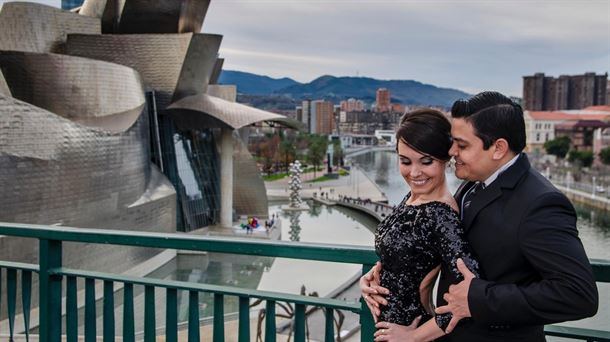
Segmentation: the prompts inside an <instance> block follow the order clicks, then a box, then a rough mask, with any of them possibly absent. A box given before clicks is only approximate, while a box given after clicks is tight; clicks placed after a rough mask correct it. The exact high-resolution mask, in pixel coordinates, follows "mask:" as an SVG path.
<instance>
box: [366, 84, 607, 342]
mask: <svg viewBox="0 0 610 342" xmlns="http://www.w3.org/2000/svg"><path fill="white" fill-rule="evenodd" d="M451 115H452V117H453V120H452V130H451V134H452V137H453V140H454V142H453V146H452V148H451V151H450V154H451V155H452V156H453V157H454V158H455V162H456V171H455V173H456V176H457V177H458V178H460V179H464V180H465V182H464V183H463V184H462V185H461V186H460V188H459V189H458V191H457V193H456V200H457V202H458V204H459V205H460V207H461V210H462V212H461V215H462V220H463V225H464V231H465V234H466V238H467V240H468V242H469V243H470V246H471V248H472V251H473V253H474V255H475V256H476V257H477V259H478V261H479V266H480V270H479V271H480V274H481V277H480V278H475V277H474V276H473V275H472V273H470V271H469V270H468V269H467V268H466V267H465V266H464V265H463V263H462V264H460V263H458V265H457V266H458V269H460V271H461V272H462V274H463V275H464V279H463V280H462V281H461V282H459V283H457V280H456V279H450V278H449V276H448V275H449V274H450V272H445V271H442V272H441V278H440V281H439V288H438V298H437V304H438V305H439V307H438V308H437V309H436V312H437V313H445V312H451V313H452V314H453V318H452V321H451V323H450V324H449V327H448V328H447V331H446V332H447V333H450V334H449V335H446V337H445V338H446V339H447V340H449V341H515V340H519V341H544V340H545V338H544V333H543V326H544V324H549V323H556V322H562V321H568V320H575V319H580V318H584V317H589V316H592V315H594V314H595V313H596V312H597V306H598V294H597V287H596V285H595V280H594V278H593V273H592V270H591V266H590V264H589V261H588V258H587V255H586V254H585V251H584V248H583V246H582V243H581V242H580V239H579V238H578V231H577V229H576V213H575V210H574V207H573V206H572V204H571V203H570V201H569V200H568V199H567V198H566V197H565V196H564V195H563V194H562V193H561V192H560V191H559V190H557V189H556V188H555V187H554V186H553V185H552V184H551V183H550V182H549V181H548V180H547V179H545V178H544V177H543V176H542V175H540V173H538V172H537V171H536V170H534V169H533V168H532V167H531V166H530V164H529V161H528V158H527V156H526V155H525V154H524V153H522V151H523V148H524V147H525V139H526V138H525V123H524V119H523V111H522V109H521V107H520V106H519V105H517V104H515V103H514V102H513V101H511V100H510V99H509V98H507V97H505V96H504V95H502V94H499V93H496V92H483V93H480V94H477V95H475V96H474V97H472V98H471V99H469V100H460V101H457V102H456V103H455V104H454V105H453V108H452V110H451ZM365 277H366V276H365ZM365 277H363V278H365ZM365 279H366V278H365ZM368 280H373V283H372V284H373V285H375V280H374V279H372V278H371V275H369V278H368V279H366V281H368ZM455 283H457V284H455ZM451 284H455V285H451ZM378 292H381V291H378ZM369 297H370V298H372V299H375V298H379V297H376V296H369ZM379 302H382V300H381V299H379ZM468 317H471V319H468V320H463V321H462V322H459V321H460V320H462V319H463V318H468ZM458 322H459V324H458ZM413 331H414V330H413ZM416 337H417V338H421V339H422V340H429V339H433V338H436V337H438V336H419V335H418V334H410V335H409V336H408V338H406V340H409V339H412V340H418V339H417V338H416Z"/></svg>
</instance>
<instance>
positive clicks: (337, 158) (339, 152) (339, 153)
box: [333, 140, 343, 166]
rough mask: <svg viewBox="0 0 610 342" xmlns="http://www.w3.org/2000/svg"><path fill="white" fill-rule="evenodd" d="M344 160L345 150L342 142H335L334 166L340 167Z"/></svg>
mask: <svg viewBox="0 0 610 342" xmlns="http://www.w3.org/2000/svg"><path fill="white" fill-rule="evenodd" d="M342 160H343V149H342V148H341V141H339V140H333V164H334V165H337V166H339V165H340V164H341V161H342Z"/></svg>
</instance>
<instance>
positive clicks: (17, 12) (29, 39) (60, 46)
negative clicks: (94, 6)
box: [0, 2, 101, 53]
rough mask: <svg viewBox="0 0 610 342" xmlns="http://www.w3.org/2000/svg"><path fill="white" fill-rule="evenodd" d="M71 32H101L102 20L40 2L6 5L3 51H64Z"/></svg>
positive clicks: (0, 35)
mask: <svg viewBox="0 0 610 342" xmlns="http://www.w3.org/2000/svg"><path fill="white" fill-rule="evenodd" d="M70 33H88V34H99V33H101V24H100V20H99V19H97V18H90V17H86V16H82V15H79V14H77V13H71V12H68V11H64V10H61V9H58V8H55V7H51V6H46V5H41V4H36V3H27V2H8V3H5V4H3V5H2V10H1V11H0V50H14V51H30V52H55V53H63V52H64V51H65V42H66V36H67V35H68V34H70Z"/></svg>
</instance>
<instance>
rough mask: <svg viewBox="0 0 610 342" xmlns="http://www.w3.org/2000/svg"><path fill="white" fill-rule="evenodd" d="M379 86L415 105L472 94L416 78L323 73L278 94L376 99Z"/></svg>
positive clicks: (441, 102)
mask: <svg viewBox="0 0 610 342" xmlns="http://www.w3.org/2000/svg"><path fill="white" fill-rule="evenodd" d="M379 88H388V89H389V90H390V95H391V96H392V102H400V103H403V104H415V105H434V106H442V107H451V105H452V104H453V102H454V101H455V100H457V99H460V98H465V97H469V96H470V95H469V94H467V93H465V92H463V91H460V90H456V89H449V88H439V87H436V86H433V85H430V84H423V83H421V82H417V81H412V80H390V81H384V80H377V79H374V78H368V77H334V76H322V77H319V78H317V79H315V80H313V81H311V82H310V83H307V84H294V85H291V86H288V87H286V88H282V89H279V90H276V93H278V94H285V95H286V96H290V97H295V98H304V97H310V98H312V99H316V98H326V99H330V100H343V99H345V98H349V97H354V98H357V99H365V98H368V99H371V100H372V101H374V98H375V92H376V91H377V89H379Z"/></svg>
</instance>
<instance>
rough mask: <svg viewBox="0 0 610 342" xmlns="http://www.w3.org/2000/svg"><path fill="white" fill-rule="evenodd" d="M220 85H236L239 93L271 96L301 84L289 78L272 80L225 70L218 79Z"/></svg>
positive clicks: (266, 77)
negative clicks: (283, 89)
mask: <svg viewBox="0 0 610 342" xmlns="http://www.w3.org/2000/svg"><path fill="white" fill-rule="evenodd" d="M218 83H220V84H235V85H237V91H238V92H239V93H241V94H249V95H270V94H272V93H273V92H274V91H276V90H278V89H282V88H286V87H289V86H292V85H295V84H300V83H298V82H297V81H295V80H293V79H290V78H287V77H284V78H271V77H268V76H261V75H256V74H251V73H248V72H242V71H232V70H223V71H222V72H221V74H220V77H219V78H218Z"/></svg>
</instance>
